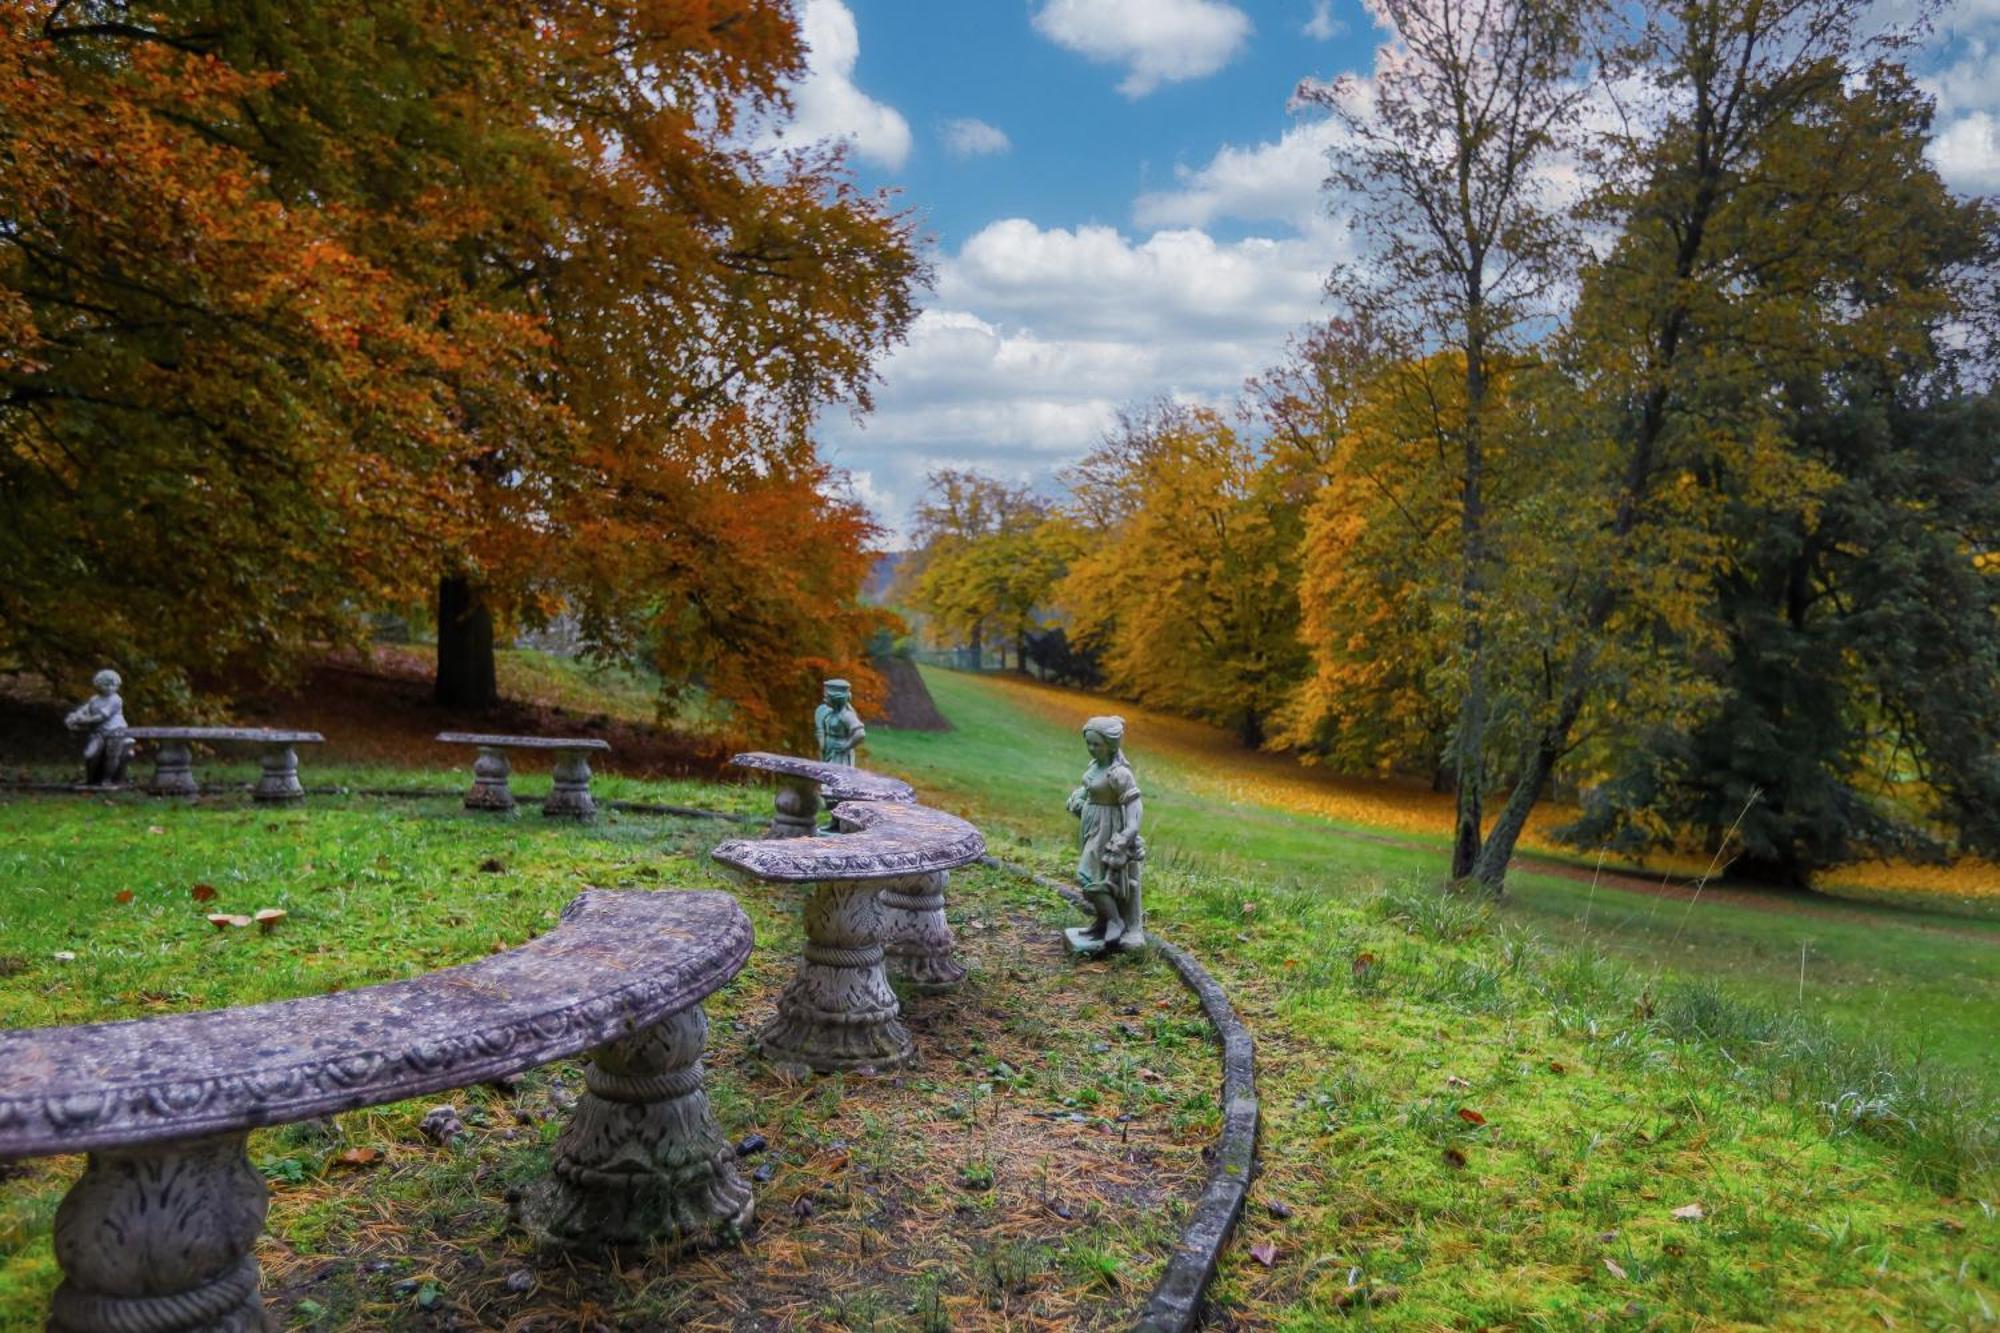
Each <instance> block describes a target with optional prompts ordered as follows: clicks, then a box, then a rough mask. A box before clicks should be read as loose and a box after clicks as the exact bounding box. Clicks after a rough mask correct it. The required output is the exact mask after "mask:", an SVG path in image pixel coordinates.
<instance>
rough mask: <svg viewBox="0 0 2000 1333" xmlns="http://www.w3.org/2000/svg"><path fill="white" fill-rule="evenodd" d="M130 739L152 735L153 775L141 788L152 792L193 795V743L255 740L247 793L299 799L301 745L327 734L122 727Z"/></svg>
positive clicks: (319, 741) (196, 792) (269, 798)
mask: <svg viewBox="0 0 2000 1333" xmlns="http://www.w3.org/2000/svg"><path fill="white" fill-rule="evenodd" d="M125 736H126V738H127V739H129V740H135V741H154V742H157V744H158V746H159V748H158V750H156V751H155V753H154V755H153V780H152V781H151V782H150V783H148V784H147V785H146V790H147V791H149V792H151V793H153V795H155V796H198V795H200V794H201V788H200V787H198V786H196V785H195V780H194V749H193V746H194V743H195V742H197V741H201V742H203V743H206V744H209V745H255V746H257V747H259V749H260V750H261V751H262V755H261V759H262V762H263V765H264V772H263V774H262V775H261V776H259V777H258V779H257V785H256V787H255V788H254V789H253V790H252V791H251V793H250V794H251V796H252V797H253V798H255V799H256V800H259V801H302V800H304V799H305V795H306V789H305V788H304V787H301V786H300V785H299V754H298V750H297V748H296V747H298V746H301V745H323V744H325V743H326V737H324V736H322V735H320V734H319V733H318V732H317V731H279V730H273V729H271V728H269V727H127V728H126V729H125Z"/></svg>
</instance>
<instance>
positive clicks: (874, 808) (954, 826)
mask: <svg viewBox="0 0 2000 1333" xmlns="http://www.w3.org/2000/svg"><path fill="white" fill-rule="evenodd" d="M739 762H740V758H739ZM796 762H798V763H801V764H804V763H807V762H809V761H806V760H799V761H796ZM847 771H849V772H853V771H854V770H851V769H850V770H847ZM833 820H834V824H835V826H836V827H838V828H841V829H844V830H846V831H845V832H840V833H825V834H817V835H815V836H813V837H809V838H783V839H768V838H766V839H747V838H745V839H736V840H734V841H730V842H725V843H723V844H721V845H720V846H718V847H717V848H716V849H715V851H714V852H713V853H711V855H713V856H714V857H715V859H716V860H718V861H720V862H722V864H724V865H726V866H728V867H730V868H731V869H732V870H735V871H736V872H738V873H740V874H744V875H748V876H750V877H752V878H755V879H759V880H764V881H766V882H770V883H779V884H799V885H803V886H806V887H807V888H808V890H809V893H808V896H807V898H806V903H805V934H806V942H805V947H804V949H803V950H801V952H800V957H799V970H798V975H796V976H795V977H793V979H792V982H791V984H790V985H789V986H787V987H786V988H785V991H784V994H783V995H781V996H780V997H779V998H778V1013H777V1016H776V1017H775V1018H773V1019H772V1020H771V1021H770V1022H768V1023H766V1024H765V1025H764V1026H763V1027H762V1028H761V1029H759V1031H758V1033H757V1037H756V1047H757V1050H758V1052H759V1053H760V1054H761V1055H763V1056H764V1057H765V1058H766V1059H768V1060H769V1061H770V1062H771V1063H772V1064H774V1065H777V1066H778V1067H779V1068H781V1069H787V1070H801V1071H811V1072H813V1073H818V1074H833V1073H882V1072H885V1071H887V1070H891V1069H895V1068H897V1067H898V1066H900V1065H903V1064H906V1063H907V1062H908V1061H909V1060H910V1059H911V1058H912V1056H913V1055H914V1054H915V1047H914V1044H913V1042H912V1040H911V1037H910V1033H909V1029H908V1028H905V1027H904V1026H903V1024H902V1022H901V1018H900V1015H901V1007H900V1006H899V1004H898V1002H897V1000H896V992H895V991H893V990H891V989H890V988H889V978H888V974H887V973H886V972H885V971H884V969H883V965H882V964H883V958H884V957H885V954H886V951H885V949H884V922H883V901H884V898H885V897H886V896H891V895H893V896H894V897H895V898H898V899H906V900H910V901H914V902H918V903H920V904H922V906H921V907H919V908H918V909H917V910H918V911H919V912H921V913H922V914H923V915H924V916H925V918H926V920H928V918H929V916H930V914H931V913H933V912H934V911H940V910H941V909H942V906H943V904H942V900H938V904H937V907H936V908H932V907H931V906H930V905H929V904H930V903H931V901H932V899H933V898H934V897H935V891H936V889H937V887H938V882H939V880H940V879H941V878H942V873H943V872H944V871H948V870H950V869H952V868H953V867H955V866H962V865H967V864H970V863H971V862H973V861H976V860H978V859H979V858H980V857H981V856H983V855H984V854H985V852H986V843H985V840H984V839H982V838H981V837H980V836H979V830H978V829H975V828H973V827H972V825H970V824H968V823H966V822H965V821H964V820H962V819H959V818H957V817H955V816H953V815H948V814H945V813H944V812H943V811H941V810H930V809H926V808H925V807H923V806H921V805H917V804H915V803H914V802H896V801H843V802H841V803H840V804H839V805H837V806H835V807H834V809H833ZM885 889H886V890H888V891H889V894H888V895H885V894H884V892H883V891H884V890H885ZM940 922H941V918H940ZM948 938H949V937H948V936H947V940H948ZM926 947H927V948H928V947H930V946H929V945H927V946H926ZM946 948H947V954H946V960H945V961H946V963H947V964H949V945H948V944H947V945H946ZM938 975H939V978H940V979H941V974H938Z"/></svg>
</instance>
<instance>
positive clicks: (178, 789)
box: [146, 741, 201, 796]
mask: <svg viewBox="0 0 2000 1333" xmlns="http://www.w3.org/2000/svg"><path fill="white" fill-rule="evenodd" d="M158 745H159V748H158V749H157V750H155V751H154V752H153V780H152V781H151V782H150V783H148V784H147V785H146V790H147V791H149V792H151V793H152V794H153V795H155V796H199V795H201V788H200V787H198V786H196V785H195V781H194V752H193V750H192V749H191V748H190V747H189V745H188V743H187V742H186V741H160V742H158Z"/></svg>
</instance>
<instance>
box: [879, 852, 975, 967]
mask: <svg viewBox="0 0 2000 1333" xmlns="http://www.w3.org/2000/svg"><path fill="white" fill-rule="evenodd" d="M949 879H950V876H949V875H947V874H946V873H945V872H944V871H942V870H939V871H935V872H933V873H931V874H928V875H915V876H912V877H911V878H910V880H909V881H908V882H907V883H902V882H895V883H890V884H885V885H883V886H882V895H881V900H882V946H883V948H884V949H885V950H886V951H887V954H888V966H889V975H890V976H891V977H893V978H894V979H895V980H897V981H900V982H902V983H903V985H904V986H906V987H908V988H909V989H910V990H913V991H915V992H916V993H917V994H919V995H942V994H944V993H945V992H947V991H951V990H956V989H957V988H958V984H959V983H960V982H962V981H964V980H965V967H964V965H963V964H961V963H959V962H958V961H957V960H956V959H955V958H953V957H952V953H953V951H954V950H955V949H956V947H957V943H958V942H957V941H956V940H954V939H953V938H952V934H951V924H950V923H949V922H947V921H946V920H945V919H944V890H945V884H946V882H947V881H948V880H949Z"/></svg>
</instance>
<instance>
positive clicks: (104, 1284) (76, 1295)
mask: <svg viewBox="0 0 2000 1333" xmlns="http://www.w3.org/2000/svg"><path fill="white" fill-rule="evenodd" d="M246 1137H247V1136H246V1135H243V1134H221V1135H217V1136H215V1137H213V1138H207V1139H191V1140H184V1141H182V1142H178V1143H165V1144H159V1145H156V1146H153V1147H148V1148H133V1149H121V1150H114V1151H103V1152H94V1153H92V1154H90V1157H89V1164H88V1165H87V1166H86V1167H85V1169H84V1173H83V1177H82V1178H81V1179H80V1180H78V1181H77V1182H76V1184H75V1185H73V1186H72V1187H71V1188H70V1191H69V1193H68V1194H66V1195H65V1196H63V1201H62V1205H61V1207H59V1208H57V1209H56V1235H55V1249H56V1262H57V1263H59V1264H61V1265H62V1270H63V1283H62V1285H61V1286H60V1287H58V1288H56V1294H55V1299H54V1300H53V1301H52V1302H51V1304H50V1312H49V1325H48V1326H49V1328H50V1329H51V1330H55V1331H56V1333H105V1330H116V1331H117V1333H181V1331H182V1330H187V1329H201V1330H203V1331H204V1333H263V1329H264V1307H263V1301H262V1298H261V1297H260V1296H259V1295H258V1293H257V1259H256V1256H255V1254H254V1253H253V1252H252V1247H253V1246H254V1245H255V1244H256V1242H257V1233H258V1232H259V1231H260V1230H261V1229H262V1228H263V1225H264V1209H265V1206H266V1204H267V1203H268V1200H269V1194H268V1191H267V1190H266V1189H265V1186H264V1178H263V1177H262V1176H260V1175H258V1174H257V1170H256V1168H255V1167H253V1166H251V1165H250V1159H249V1157H248V1156H247V1155H245V1153H244V1151H243V1145H244V1142H245V1140H246Z"/></svg>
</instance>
